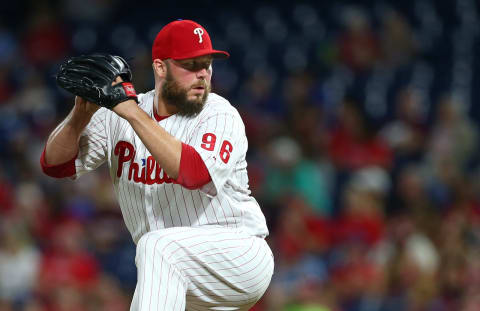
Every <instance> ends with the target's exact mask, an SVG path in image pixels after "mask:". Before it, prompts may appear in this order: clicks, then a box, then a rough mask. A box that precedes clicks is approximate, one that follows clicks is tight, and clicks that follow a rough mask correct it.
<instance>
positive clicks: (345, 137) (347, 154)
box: [328, 98, 392, 170]
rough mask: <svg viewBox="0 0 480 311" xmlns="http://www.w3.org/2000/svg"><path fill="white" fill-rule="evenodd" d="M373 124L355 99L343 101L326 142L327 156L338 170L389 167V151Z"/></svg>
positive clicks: (390, 157) (390, 161)
mask: <svg viewBox="0 0 480 311" xmlns="http://www.w3.org/2000/svg"><path fill="white" fill-rule="evenodd" d="M373 127H374V124H371V123H370V122H369V121H368V119H367V114H366V113H365V112H364V111H363V109H362V108H361V107H360V105H359V103H358V102H357V101H356V100H354V99H351V98H346V99H345V100H344V101H343V103H342V104H341V107H340V108H339V115H338V124H337V125H336V126H335V127H334V128H333V130H332V131H331V132H330V137H329V145H328V150H329V156H330V158H331V159H332V161H333V163H334V164H335V166H336V167H337V168H338V169H340V170H354V169H358V168H362V167H365V166H369V165H378V166H381V167H384V168H390V166H391V164H392V152H391V150H390V148H389V147H388V145H387V144H386V143H385V142H384V141H383V139H382V138H381V137H379V136H378V135H377V133H376V131H375V129H374V128H373Z"/></svg>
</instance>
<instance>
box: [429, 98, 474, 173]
mask: <svg viewBox="0 0 480 311" xmlns="http://www.w3.org/2000/svg"><path fill="white" fill-rule="evenodd" d="M477 140H478V129H477V127H476V126H475V125H474V124H473V123H472V121H471V120H470V118H469V117H468V112H467V111H465V104H464V103H462V102H460V101H459V100H458V99H456V98H455V97H454V96H452V95H451V96H445V97H443V98H441V100H440V102H439V106H438V110H437V113H436V118H435V123H434V124H433V128H432V131H431V137H430V139H429V150H428V155H429V158H430V161H431V162H432V164H433V165H438V164H439V163H440V162H442V161H443V160H447V161H452V162H453V163H452V164H453V165H454V166H456V167H459V168H460V169H462V168H465V166H466V165H468V164H469V161H470V160H471V157H472V155H473V154H474V152H475V151H477V148H478V143H477Z"/></svg>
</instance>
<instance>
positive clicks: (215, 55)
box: [172, 50, 230, 60]
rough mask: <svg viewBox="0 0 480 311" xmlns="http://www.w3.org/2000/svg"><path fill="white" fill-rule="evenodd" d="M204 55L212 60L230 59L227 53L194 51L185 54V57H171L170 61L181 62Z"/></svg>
mask: <svg viewBox="0 0 480 311" xmlns="http://www.w3.org/2000/svg"><path fill="white" fill-rule="evenodd" d="M205 55H212V57H213V58H228V57H230V54H229V53H228V52H225V51H219V50H199V51H195V52H193V53H189V54H185V55H182V56H178V57H172V59H175V60H181V59H187V58H194V57H200V56H205Z"/></svg>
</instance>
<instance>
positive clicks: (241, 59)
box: [0, 0, 480, 311]
mask: <svg viewBox="0 0 480 311" xmlns="http://www.w3.org/2000/svg"><path fill="white" fill-rule="evenodd" d="M328 2H330V1H324V2H322V3H315V2H311V3H309V2H301V3H300V2H299V3H297V4H295V3H294V1H292V2H285V3H283V2H275V4H274V5H273V4H269V3H266V2H250V1H242V4H241V5H236V6H235V7H231V6H228V4H226V3H223V2H222V4H217V3H215V2H214V1H208V0H207V1H204V3H203V5H204V6H200V5H198V4H197V3H193V2H192V3H189V2H186V3H183V4H182V3H178V4H175V5H173V4H172V5H168V4H160V3H158V4H156V5H155V6H152V5H148V4H144V5H141V4H140V3H139V2H138V1H128V2H127V1H122V0H82V1H79V0H65V1H41V0H39V1H17V2H12V3H10V4H9V6H5V7H3V8H2V9H1V11H0V12H1V14H2V18H1V20H0V145H1V148H0V310H2V311H3V310H28V311H76V310H107V311H117V310H119V311H121V310H128V307H129V303H130V299H131V295H132V293H133V290H134V287H135V282H136V269H135V266H134V256H135V246H134V244H133V242H132V241H131V238H130V236H129V234H128V232H127V231H126V228H125V226H124V225H123V221H122V218H121V214H120V209H119V208H118V207H117V203H116V200H115V198H114V197H113V192H112V186H111V183H110V177H109V175H108V171H107V170H106V168H105V167H103V169H100V170H98V171H97V172H95V173H91V174H87V175H86V176H84V177H82V178H80V179H79V180H77V181H75V182H72V181H69V180H60V181H59V180H53V179H50V178H48V177H46V176H44V175H43V174H42V173H41V170H40V166H39V157H40V154H41V152H42V150H43V146H44V143H45V140H46V138H47V136H48V134H49V133H50V131H51V130H52V129H53V128H54V127H55V126H56V124H58V123H59V122H60V121H61V120H62V119H63V118H64V117H65V116H66V114H67V113H68V111H69V110H70V109H71V107H72V104H73V98H72V97H71V96H70V95H69V94H67V93H65V92H63V91H62V90H60V89H59V88H58V87H57V86H56V85H55V81H54V78H53V75H54V74H55V72H56V70H57V68H58V65H59V64H60V63H61V62H62V61H63V60H64V59H65V58H66V57H67V56H72V55H77V54H81V53H91V52H110V53H116V54H118V55H121V56H124V57H125V58H127V59H128V60H129V62H130V64H131V66H132V69H133V77H134V84H135V87H136V89H137V91H138V92H143V91H147V90H149V89H150V88H151V87H152V86H153V75H152V73H151V56H150V47H151V42H152V41H153V38H154V36H155V35H156V33H157V32H158V30H159V29H160V28H161V27H162V26H163V25H164V24H166V23H167V22H170V21H171V20H173V19H175V18H189V19H193V20H196V21H198V22H200V23H201V24H202V25H204V26H205V27H206V28H207V30H209V32H210V35H211V37H212V40H213V44H214V47H216V48H218V49H225V50H227V51H229V52H230V53H231V55H232V56H231V58H230V59H229V60H227V61H218V62H216V63H215V64H214V75H213V89H214V91H215V92H217V93H219V94H221V95H223V96H225V97H226V98H227V99H229V100H230V101H231V103H232V104H233V105H234V106H236V107H237V108H238V110H239V111H240V113H241V115H242V117H243V119H244V122H245V124H246V129H247V136H248V138H249V153H248V162H249V176H250V187H251V190H252V192H253V195H254V196H255V197H256V198H257V200H258V201H259V203H260V205H261V206H262V209H263V211H264V213H265V215H266V217H267V220H268V224H269V228H270V231H271V235H270V236H269V237H268V242H269V244H270V245H271V247H272V249H273V250H274V254H275V258H276V271H275V275H274V279H273V280H272V284H271V286H270V289H269V291H268V292H267V294H266V295H265V297H264V298H263V299H262V301H261V302H260V303H259V304H258V305H257V306H255V308H254V310H256V311H269V310H273V311H280V310H281V311H307V310H308V311H327V310H331V311H334V310H342V311H343V310H345V311H357V310H358V311H377V310H378V311H395V310H414V311H415V310H432V311H433V310H435V311H437V310H439V311H443V310H468V311H472V310H480V178H479V177H480V170H479V169H480V161H479V159H480V158H479V144H478V140H479V134H480V132H479V127H478V121H479V120H480V105H478V104H477V102H478V101H479V100H480V70H479V69H480V58H479V57H475V56H477V55H480V44H479V43H480V40H479V38H480V36H479V30H480V18H479V14H480V5H479V4H478V2H476V1H475V0H448V1H432V0H418V1H394V0H391V1H388V0H383V1H380V0H371V1H366V0H364V1H348V2H347V1H345V2H342V1H340V2H335V3H332V4H328Z"/></svg>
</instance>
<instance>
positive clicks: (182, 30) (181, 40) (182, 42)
mask: <svg viewBox="0 0 480 311" xmlns="http://www.w3.org/2000/svg"><path fill="white" fill-rule="evenodd" d="M203 55H212V56H213V57H214V58H227V57H229V56H230V54H228V53H227V52H225V51H218V50H214V49H212V41H211V40H210V36H209V35H208V32H207V31H206V30H205V28H203V27H202V26H201V25H199V24H198V23H196V22H194V21H191V20H177V21H174V22H171V23H169V24H167V25H165V26H164V27H163V28H162V30H160V32H159V33H158V35H157V37H156V38H155V41H153V47H152V60H155V59H157V58H159V59H161V60H164V59H167V58H172V59H177V60H178V59H186V58H193V57H198V56H203Z"/></svg>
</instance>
